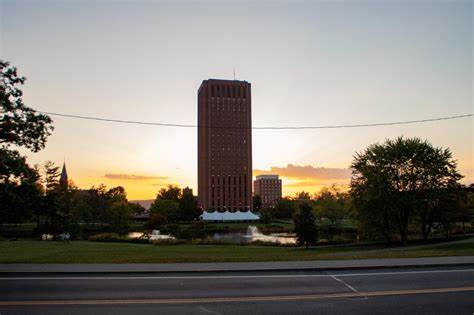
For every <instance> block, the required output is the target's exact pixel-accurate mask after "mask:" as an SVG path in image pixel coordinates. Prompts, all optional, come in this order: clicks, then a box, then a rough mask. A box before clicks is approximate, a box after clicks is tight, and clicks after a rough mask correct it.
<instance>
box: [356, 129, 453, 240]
mask: <svg viewBox="0 0 474 315" xmlns="http://www.w3.org/2000/svg"><path fill="white" fill-rule="evenodd" d="M351 169H352V178H351V195H352V197H353V199H354V205H355V207H356V209H358V211H359V214H360V215H359V218H360V219H362V220H367V221H368V222H369V223H370V225H376V226H377V230H379V231H382V230H386V231H390V230H391V229H392V228H393V227H394V228H396V229H397V231H398V233H399V235H400V239H401V241H402V243H403V244H406V241H407V236H408V226H409V224H410V223H414V222H417V221H419V222H420V225H421V228H422V229H431V224H430V222H431V220H432V218H431V217H433V218H434V215H433V216H432V213H431V210H430V209H429V208H427V207H426V203H427V201H430V200H431V201H433V200H434V198H433V196H434V195H435V194H434V192H436V191H439V190H442V189H448V188H451V187H455V186H456V185H457V181H458V180H459V179H461V177H462V176H461V175H460V174H459V173H458V171H457V170H456V161H454V160H453V159H452V154H451V151H450V150H449V149H442V148H435V147H433V146H432V145H431V143H429V142H428V141H422V140H421V139H419V138H406V139H405V138H403V137H399V138H397V139H395V140H387V141H386V142H385V143H384V144H373V145H371V146H369V147H368V148H367V149H366V150H365V151H364V152H362V153H356V155H355V157H354V161H353V163H352V165H351ZM434 209H435V207H433V210H434ZM365 223H367V222H365ZM423 234H424V235H428V233H423Z"/></svg>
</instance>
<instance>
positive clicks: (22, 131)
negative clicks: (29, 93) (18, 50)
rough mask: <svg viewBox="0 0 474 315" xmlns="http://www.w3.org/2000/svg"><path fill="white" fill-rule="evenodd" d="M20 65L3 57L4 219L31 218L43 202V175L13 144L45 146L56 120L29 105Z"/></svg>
mask: <svg viewBox="0 0 474 315" xmlns="http://www.w3.org/2000/svg"><path fill="white" fill-rule="evenodd" d="M25 80H26V79H25V78H24V77H20V76H18V73H17V69H16V68H15V67H11V66H10V65H9V63H8V62H6V61H3V60H0V204H1V205H2V206H1V207H0V208H1V209H0V223H1V222H11V221H14V222H20V221H25V220H30V219H31V215H32V213H33V212H35V211H37V209H36V208H38V207H40V205H41V193H42V192H41V186H40V183H39V181H40V176H39V172H38V170H37V169H35V168H32V167H30V166H29V165H28V164H27V162H26V158H25V157H24V156H21V155H20V154H19V152H18V151H17V150H15V149H12V146H13V147H23V148H26V149H29V150H30V151H32V152H38V151H39V150H41V149H43V148H44V146H45V143H46V139H47V137H48V136H49V135H50V134H51V132H52V130H53V127H52V125H51V123H52V120H51V118H49V117H48V116H47V115H44V114H40V113H38V112H36V111H35V110H33V109H32V108H30V107H27V106H26V105H25V104H24V103H23V100H22V95H23V93H22V91H21V89H20V86H21V85H22V84H24V82H25Z"/></svg>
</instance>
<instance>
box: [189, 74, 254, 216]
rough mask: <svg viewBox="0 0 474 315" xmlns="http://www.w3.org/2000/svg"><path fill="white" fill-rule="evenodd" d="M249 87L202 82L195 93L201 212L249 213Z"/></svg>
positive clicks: (250, 190)
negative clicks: (196, 94) (196, 100)
mask: <svg viewBox="0 0 474 315" xmlns="http://www.w3.org/2000/svg"><path fill="white" fill-rule="evenodd" d="M251 105H252V101H251V91H250V83H248V82H246V81H235V80H215V79H209V80H204V81H203V82H202V83H201V86H200V87H199V90H198V203H199V206H200V207H202V209H203V210H208V209H214V210H217V211H226V210H228V211H237V210H240V211H245V210H251V209H252V111H251V109H252V106H251Z"/></svg>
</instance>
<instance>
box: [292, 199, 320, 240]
mask: <svg viewBox="0 0 474 315" xmlns="http://www.w3.org/2000/svg"><path fill="white" fill-rule="evenodd" d="M293 221H294V224H295V233H296V238H297V241H298V244H299V245H300V246H301V245H304V246H305V247H306V248H308V246H309V245H316V240H317V237H318V230H317V227H316V222H315V218H314V216H313V212H312V208H311V206H310V205H309V203H308V202H301V203H300V204H299V207H298V211H297V212H296V213H295V215H294V217H293Z"/></svg>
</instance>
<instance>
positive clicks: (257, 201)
mask: <svg viewBox="0 0 474 315" xmlns="http://www.w3.org/2000/svg"><path fill="white" fill-rule="evenodd" d="M252 201H253V211H257V212H258V211H260V209H262V198H261V197H260V195H255V196H253V200H252Z"/></svg>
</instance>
